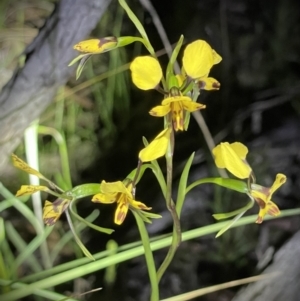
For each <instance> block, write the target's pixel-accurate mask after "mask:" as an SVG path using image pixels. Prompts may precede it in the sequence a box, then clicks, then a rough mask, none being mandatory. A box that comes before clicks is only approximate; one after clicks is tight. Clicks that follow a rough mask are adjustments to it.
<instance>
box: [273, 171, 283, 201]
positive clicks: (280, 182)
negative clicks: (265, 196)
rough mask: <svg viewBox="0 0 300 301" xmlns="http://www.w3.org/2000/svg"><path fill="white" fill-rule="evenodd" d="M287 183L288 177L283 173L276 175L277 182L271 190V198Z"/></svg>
mask: <svg viewBox="0 0 300 301" xmlns="http://www.w3.org/2000/svg"><path fill="white" fill-rule="evenodd" d="M285 182H286V176H285V175H284V174H282V173H279V174H277V175H276V179H275V182H274V183H273V185H272V187H271V188H270V198H271V196H272V194H273V193H274V192H275V191H276V190H277V189H278V188H279V187H280V186H281V185H283V184H284V183H285Z"/></svg>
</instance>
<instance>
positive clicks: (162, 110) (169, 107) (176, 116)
mask: <svg viewBox="0 0 300 301" xmlns="http://www.w3.org/2000/svg"><path fill="white" fill-rule="evenodd" d="M205 107H206V106H205V105H203V104H201V103H197V102H194V101H192V99H191V98H190V97H188V96H183V95H181V94H179V95H178V96H169V97H167V98H165V99H164V100H163V101H162V103H161V106H156V107H154V108H152V109H151V110H150V112H149V114H150V115H152V116H155V117H162V116H166V115H167V114H168V113H170V112H171V114H172V121H173V127H174V130H175V131H179V130H180V131H183V130H184V126H183V124H184V117H185V116H184V113H185V111H188V112H194V111H197V110H200V109H204V108H205Z"/></svg>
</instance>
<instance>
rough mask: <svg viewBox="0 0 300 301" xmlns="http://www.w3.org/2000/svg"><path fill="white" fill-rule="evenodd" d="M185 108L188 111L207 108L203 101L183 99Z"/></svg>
mask: <svg viewBox="0 0 300 301" xmlns="http://www.w3.org/2000/svg"><path fill="white" fill-rule="evenodd" d="M182 104H183V108H184V109H185V110H186V111H188V112H194V111H197V110H200V109H205V108H206V105H203V104H202V103H198V102H194V101H191V100H189V101H182Z"/></svg>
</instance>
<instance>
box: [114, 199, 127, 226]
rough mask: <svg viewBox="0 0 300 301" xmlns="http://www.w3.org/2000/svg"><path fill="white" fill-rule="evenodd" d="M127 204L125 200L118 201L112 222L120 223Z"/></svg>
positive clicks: (125, 213) (124, 214)
mask: <svg viewBox="0 0 300 301" xmlns="http://www.w3.org/2000/svg"><path fill="white" fill-rule="evenodd" d="M128 207H129V204H128V203H127V202H119V204H118V206H117V210H116V212H115V219H114V222H115V224H117V225H121V224H122V223H123V221H124V219H125V217H126V215H127V212H128Z"/></svg>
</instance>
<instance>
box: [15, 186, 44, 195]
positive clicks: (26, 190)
mask: <svg viewBox="0 0 300 301" xmlns="http://www.w3.org/2000/svg"><path fill="white" fill-rule="evenodd" d="M37 191H49V188H48V187H46V186H40V185H22V186H21V188H20V189H19V190H18V191H17V193H16V196H23V195H30V194H33V193H35V192H37Z"/></svg>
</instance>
